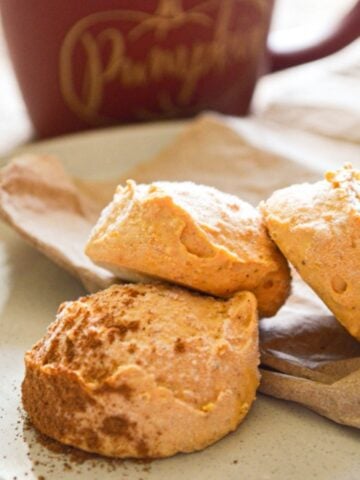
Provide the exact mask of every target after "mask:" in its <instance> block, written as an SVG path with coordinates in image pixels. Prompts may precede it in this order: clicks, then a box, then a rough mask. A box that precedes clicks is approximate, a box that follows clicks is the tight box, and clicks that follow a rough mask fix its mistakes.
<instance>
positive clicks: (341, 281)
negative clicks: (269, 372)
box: [261, 165, 360, 340]
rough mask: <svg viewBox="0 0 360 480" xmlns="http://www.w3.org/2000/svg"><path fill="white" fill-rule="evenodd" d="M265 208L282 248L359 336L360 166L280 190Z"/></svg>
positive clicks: (343, 323) (344, 324)
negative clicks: (358, 168) (318, 180)
mask: <svg viewBox="0 0 360 480" xmlns="http://www.w3.org/2000/svg"><path fill="white" fill-rule="evenodd" d="M261 209H262V211H263V213H264V217H265V222H266V225H267V227H268V229H269V232H270V235H271V237H272V238H273V240H274V241H275V242H276V243H277V245H278V246H279V248H280V250H281V251H282V252H283V254H284V255H285V256H286V257H287V258H288V260H289V261H290V262H291V263H292V264H293V265H294V266H295V268H296V269H297V270H298V271H299V273H300V275H301V276H302V278H303V279H304V280H305V282H307V283H308V284H309V285H310V286H311V287H312V288H313V290H314V291H315V292H316V293H317V294H318V295H319V296H320V298H321V299H322V300H323V301H324V303H325V304H326V305H327V306H328V307H329V308H330V310H331V311H332V312H333V313H334V315H335V316H336V318H337V319H338V320H339V321H340V322H341V323H342V325H343V326H344V327H345V328H346V329H347V330H348V331H349V332H350V333H351V334H352V335H353V336H354V337H356V338H357V339H358V340H360V172H359V171H356V170H354V169H353V168H352V167H351V165H345V166H344V167H343V168H341V169H339V170H338V171H336V172H328V173H326V175H325V180H323V181H320V182H317V183H315V184H302V185H293V186H291V187H288V188H285V189H283V190H278V191H277V192H275V193H274V194H273V195H272V196H271V197H270V198H269V200H267V201H266V202H265V203H263V204H262V207H261Z"/></svg>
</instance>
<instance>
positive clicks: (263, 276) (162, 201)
mask: <svg viewBox="0 0 360 480" xmlns="http://www.w3.org/2000/svg"><path fill="white" fill-rule="evenodd" d="M86 254H87V255H88V256H89V257H90V258H91V259H92V260H93V261H94V262H95V263H96V264H98V265H101V266H102V267H104V268H107V269H108V270H110V271H112V272H113V273H115V275H117V276H118V277H119V278H122V279H125V280H130V281H139V280H140V281H149V280H151V279H154V278H155V279H162V280H166V281H169V282H172V283H176V284H179V285H182V286H186V287H190V288H193V289H196V290H200V291H202V292H205V293H208V294H211V295H216V296H223V297H227V296H229V295H231V294H233V293H234V292H237V291H240V290H247V291H251V292H253V293H254V294H255V296H256V298H257V302H258V308H259V314H260V316H272V315H274V314H275V313H276V312H277V310H278V309H279V308H280V307H281V305H282V304H283V303H284V301H285V299H286V298H287V296H288V294H289V290H290V274H289V268H288V265H287V262H286V260H285V259H284V257H283V256H282V254H281V253H280V251H279V250H278V249H277V247H276V245H275V244H274V243H273V242H272V240H271V239H270V237H269V236H268V234H267V231H266V228H265V226H264V224H263V220H262V217H261V215H260V213H259V212H258V211H257V210H256V209H255V208H254V207H252V206H251V205H250V204H248V203H246V202H244V201H242V200H240V199H239V198H238V197H235V196H233V195H228V194H226V193H223V192H220V191H219V190H216V189H215V188H212V187H207V186H204V185H196V184H194V183H191V182H180V183H178V182H156V183H153V184H149V185H144V184H139V185H137V184H136V183H135V182H134V181H131V180H129V181H128V182H127V184H126V185H125V186H119V187H118V188H117V191H116V193H115V195H114V198H113V200H112V202H111V203H110V204H109V205H108V206H107V207H106V208H105V209H104V211H103V212H102V214H101V216H100V218H99V220H98V222H97V224H96V226H95V227H94V229H93V231H92V233H91V236H90V239H89V241H88V243H87V246H86Z"/></svg>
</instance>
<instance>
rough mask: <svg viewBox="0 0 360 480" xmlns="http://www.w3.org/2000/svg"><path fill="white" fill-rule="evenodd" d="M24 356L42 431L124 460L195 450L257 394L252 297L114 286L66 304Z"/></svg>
mask: <svg viewBox="0 0 360 480" xmlns="http://www.w3.org/2000/svg"><path fill="white" fill-rule="evenodd" d="M25 363H26V375H25V379H24V382H23V386H22V394H23V404H24V407H25V409H26V411H27V412H28V414H29V416H30V419H31V421H32V422H33V423H34V425H35V426H36V427H37V428H38V429H39V430H40V431H41V432H43V433H45V434H46V435H48V436H50V437H53V438H55V439H57V440H59V441H61V442H63V443H66V444H70V445H74V446H76V447H79V448H81V449H84V450H88V451H92V452H97V453H100V454H103V455H108V456H117V457H163V456H169V455H173V454H175V453H177V452H190V451H193V450H199V449H201V448H204V447H206V446H207V445H209V444H211V443H213V442H215V441H216V440H218V439H220V438H221V437H222V436H224V435H226V434H227V433H228V432H230V431H232V430H234V429H235V428H236V427H237V425H238V424H239V423H240V421H241V420H242V419H243V417H244V416H245V415H246V413H247V411H248V410H249V408H250V406H251V404H252V402H253V400H254V398H255V392H256V388H257V386H258V383H259V374H258V363H259V354H258V329H257V316H256V300H255V297H254V296H253V295H252V294H251V293H249V292H242V293H238V294H236V295H235V296H234V297H233V298H231V299H229V300H219V299H214V298H212V297H207V296H204V295H202V294H197V293H192V292H189V291H186V290H184V289H181V288H179V287H171V286H167V285H164V284H154V285H149V284H148V285H143V284H137V285H114V286H113V287H110V288H109V289H107V290H105V291H103V292H99V293H97V294H94V295H91V296H88V297H84V298H80V299H79V300H77V301H74V302H68V303H65V304H63V305H62V306H61V307H60V308H59V312H58V315H57V319H56V321H55V322H54V323H53V324H52V325H51V326H50V327H49V329H48V331H47V333H46V335H45V336H44V337H43V338H42V339H41V340H40V341H39V342H38V343H37V344H36V345H35V346H34V347H33V348H32V350H30V351H29V352H27V354H26V357H25Z"/></svg>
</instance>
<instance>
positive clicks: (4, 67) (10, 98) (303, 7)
mask: <svg viewBox="0 0 360 480" xmlns="http://www.w3.org/2000/svg"><path fill="white" fill-rule="evenodd" d="M354 2H355V0H341V1H340V0H277V4H276V9H275V13H274V19H273V36H272V40H273V42H274V43H275V44H276V43H277V44H279V43H281V44H283V42H286V43H287V44H290V43H291V44H301V41H302V39H303V38H304V37H305V38H307V40H309V38H311V37H312V36H314V37H315V36H316V34H317V33H318V32H319V29H321V28H323V26H324V24H326V25H328V24H331V23H332V22H334V21H335V20H336V18H338V17H339V16H340V15H341V14H342V13H344V12H345V11H346V10H347V9H348V8H349V7H350V6H351V5H353V4H354ZM260 88H261V86H260ZM32 139H33V130H32V127H31V124H30V121H29V118H28V116H27V113H26V109H25V105H24V103H23V101H22V98H21V94H20V91H19V88H18V86H17V83H16V80H15V76H14V73H13V71H12V68H11V63H10V60H9V57H8V53H7V49H6V45H5V42H4V38H3V34H2V30H1V22H0V157H1V156H4V155H6V154H8V153H9V152H10V151H11V150H12V149H13V148H14V147H16V146H18V145H20V144H22V143H25V142H28V141H31V140H32Z"/></svg>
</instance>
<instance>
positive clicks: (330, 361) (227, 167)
mask: <svg viewBox="0 0 360 480" xmlns="http://www.w3.org/2000/svg"><path fill="white" fill-rule="evenodd" d="M359 154H360V151H359V148H358V147H354V146H352V147H349V148H348V149H346V148H343V146H342V145H338V144H336V142H327V141H325V140H319V139H317V138H316V137H313V136H311V135H309V134H302V133H301V132H300V133H298V132H291V131H290V130H287V129H279V128H278V127H274V126H272V125H271V124H267V123H266V122H265V123H264V122H261V121H256V120H234V119H230V118H224V117H221V116H214V115H210V116H203V117H201V118H199V119H197V120H195V121H193V122H190V123H189V125H188V127H187V128H186V129H185V130H184V132H183V133H182V134H180V135H179V137H178V138H177V139H175V140H174V142H173V143H172V144H171V145H170V146H169V147H168V148H166V149H165V150H164V151H163V152H162V153H161V154H160V155H159V156H157V157H156V158H154V159H151V160H149V162H147V163H145V164H143V165H141V166H139V167H137V168H135V169H134V170H132V171H131V172H128V173H127V174H126V175H125V176H122V177H121V178H120V179H119V180H118V181H120V182H122V181H124V180H125V179H126V178H134V179H135V180H137V181H139V182H140V181H144V182H150V181H153V180H162V179H164V180H165V179H166V180H193V181H195V182H199V183H205V184H208V185H213V186H215V187H217V188H220V189H222V190H224V191H227V192H230V193H233V194H236V195H239V196H241V197H242V198H244V199H247V200H249V201H251V202H252V203H253V204H257V203H258V202H259V201H260V200H261V199H264V198H266V197H267V196H268V195H270V194H271V192H272V191H273V190H274V189H276V188H281V187H284V186H286V185H289V184H291V183H295V182H296V183H298V182H301V181H316V180H318V179H319V178H320V177H321V171H322V170H324V167H325V165H329V166H330V165H335V164H337V165H339V164H341V163H342V162H343V161H351V160H353V161H355V159H356V158H360V156H359ZM355 163H356V162H355ZM115 183H117V181H116V182H114V181H111V182H109V183H108V184H104V183H102V184H99V185H97V184H96V183H94V182H93V183H86V182H83V181H80V182H79V181H78V182H76V183H74V182H73V181H72V180H71V179H70V178H69V177H68V176H67V175H66V173H65V172H64V171H63V169H62V167H61V164H60V163H58V162H57V161H56V160H55V159H52V158H49V157H26V158H20V159H17V160H14V161H13V162H12V163H11V164H10V165H8V166H7V167H5V169H3V171H2V172H1V176H0V213H1V215H2V217H3V218H4V219H5V221H7V222H8V223H9V224H11V225H12V226H13V227H14V228H16V230H17V231H18V232H19V233H20V234H22V235H23V236H24V238H25V239H26V240H28V241H30V243H32V244H33V245H34V246H35V247H36V248H39V249H40V250H41V251H43V252H44V253H45V254H46V255H48V256H49V258H52V259H53V260H54V261H56V262H57V263H58V264H60V265H62V266H64V268H67V269H68V270H69V271H70V272H71V273H73V274H74V275H76V276H77V277H78V278H79V279H80V280H81V281H82V282H83V283H84V285H85V286H86V287H87V288H88V289H91V290H92V289H94V288H96V287H98V288H103V287H104V286H105V285H106V284H109V283H111V282H112V281H114V279H113V277H111V275H109V274H107V273H106V272H104V271H103V270H102V269H99V268H97V267H95V266H93V265H92V264H91V263H90V262H89V261H88V260H87V259H86V257H84V255H83V254H82V249H83V245H84V243H85V241H86V238H87V236H88V234H89V231H90V228H91V226H92V224H93V223H94V221H95V217H96V216H97V214H98V211H99V209H100V208H101V206H102V205H103V203H104V202H106V200H107V199H109V198H110V197H111V194H112V192H113V190H114V186H115ZM89 194H91V197H92V199H93V200H92V201H90V200H89ZM94 199H95V200H94ZM75 225H76V229H75V232H74V231H73V228H74V226H75ZM89 279H90V281H89ZM260 329H261V331H260V334H261V357H262V382H261V386H260V391H261V392H263V393H266V394H268V395H272V396H275V397H278V398H282V399H286V400H292V401H296V402H298V403H301V404H303V405H305V406H307V407H309V408H311V409H313V410H315V411H316V412H318V413H320V414H321V415H324V416H326V417H328V418H331V419H332V420H334V421H336V422H339V423H343V424H346V425H352V426H355V427H360V344H359V343H358V342H356V341H355V340H354V339H353V338H352V337H351V336H350V335H349V334H348V333H347V332H346V331H345V330H344V329H343V328H342V327H341V326H340V325H339V324H338V322H337V321H336V320H335V319H334V317H333V316H332V315H331V314H330V312H329V311H328V310H327V309H326V307H325V306H324V305H323V304H322V302H321V301H320V300H319V299H318V298H317V297H316V295H315V294H314V293H313V292H312V291H310V289H309V288H308V287H307V286H306V285H304V283H303V282H302V281H301V280H300V279H299V278H298V277H297V275H296V274H295V275H294V282H293V294H292V296H291V297H290V299H289V300H288V302H287V303H286V305H285V306H284V307H283V308H282V309H281V310H280V312H279V313H278V315H277V316H276V317H274V318H272V319H264V320H262V321H261V326H260Z"/></svg>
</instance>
